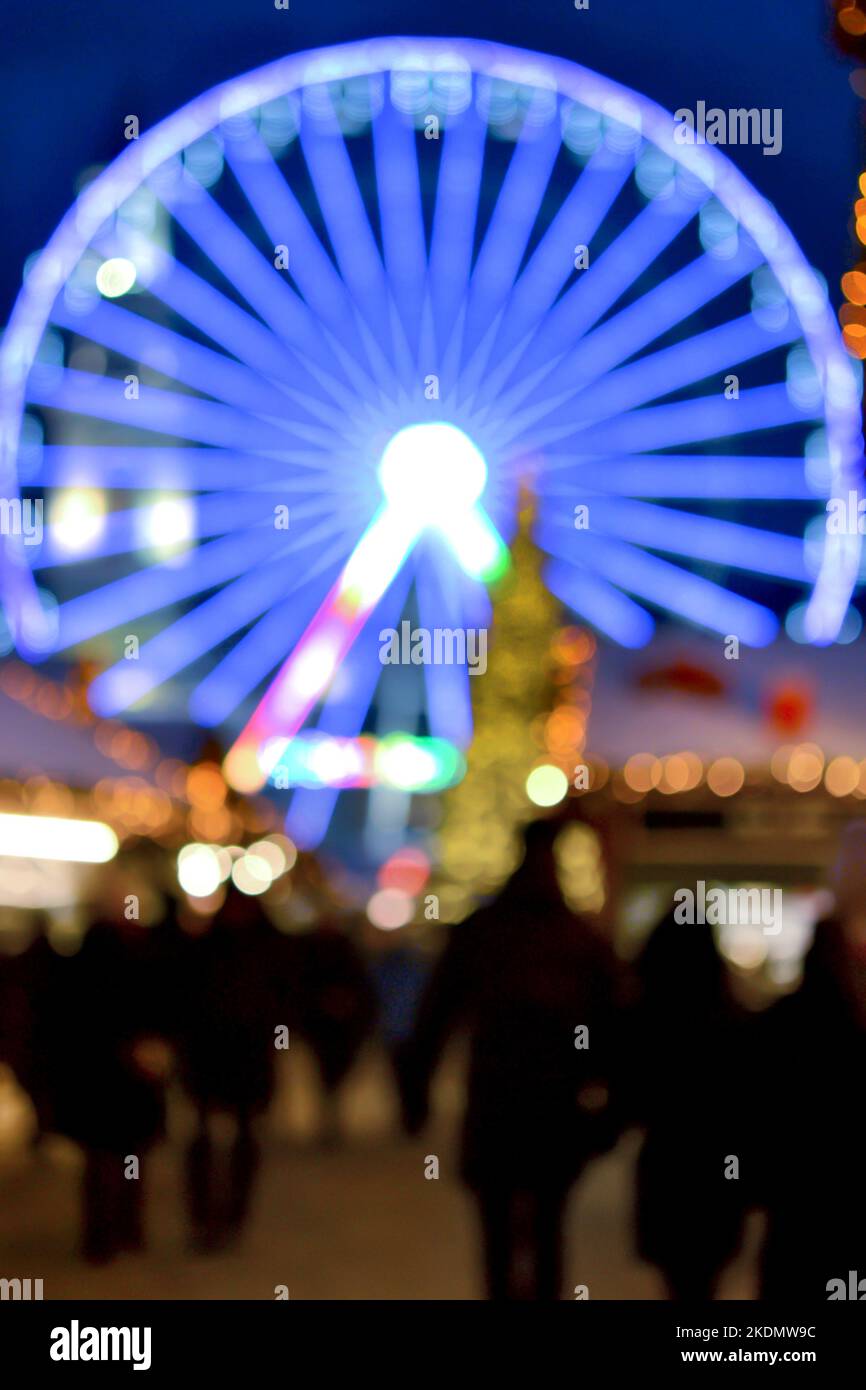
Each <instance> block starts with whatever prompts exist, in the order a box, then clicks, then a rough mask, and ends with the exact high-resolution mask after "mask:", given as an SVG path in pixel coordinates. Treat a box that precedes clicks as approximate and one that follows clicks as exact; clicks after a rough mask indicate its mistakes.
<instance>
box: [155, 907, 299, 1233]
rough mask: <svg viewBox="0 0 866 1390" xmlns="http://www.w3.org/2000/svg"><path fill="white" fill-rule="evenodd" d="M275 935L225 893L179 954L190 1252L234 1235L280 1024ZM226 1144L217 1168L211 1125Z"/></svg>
mask: <svg viewBox="0 0 866 1390" xmlns="http://www.w3.org/2000/svg"><path fill="white" fill-rule="evenodd" d="M278 944H279V943H278V939H277V934H276V932H275V931H274V929H273V928H272V927H271V925H270V923H269V922H268V920H267V918H266V917H265V915H264V913H263V912H262V909H261V907H260V906H259V904H258V903H257V902H256V901H255V900H254V899H253V898H250V897H246V896H243V895H242V894H240V893H239V892H237V891H236V890H235V889H234V888H231V889H230V890H229V892H228V894H227V896H226V899H225V902H224V903H223V906H222V907H221V908H220V910H219V912H218V913H217V914H216V916H215V917H214V918H213V920H212V922H211V923H210V924H209V925H208V926H207V927H206V928H205V929H204V930H203V932H202V934H201V935H199V936H197V937H194V938H193V939H192V940H191V941H190V942H189V943H188V946H187V949H186V953H185V954H186V967H185V970H184V979H185V990H184V996H185V1003H184V1008H183V1014H182V1017H181V1019H180V1021H179V1034H180V1050H181V1070H182V1074H183V1078H184V1081H185V1084H186V1088H187V1090H188V1092H189V1095H190V1096H191V1098H192V1101H193V1104H194V1106H195V1112H196V1130H195V1134H194V1136H193V1139H192V1141H191V1143H190V1145H189V1148H188V1150H187V1155H186V1198H187V1207H188V1212H189V1218H190V1223H191V1227H192V1243H193V1245H194V1247H195V1248H196V1249H198V1250H200V1251H203V1252H207V1251H213V1250H216V1249H218V1248H220V1247H222V1246H224V1245H226V1244H228V1243H229V1242H230V1241H231V1240H232V1239H233V1238H234V1237H236V1236H237V1235H239V1234H240V1232H241V1229H242V1227H243V1225H244V1223H245V1221H246V1218H247V1216H248V1213H249V1208H250V1202H251V1198H252V1193H253V1187H254V1183H255V1179H256V1175H257V1172H258V1166H259V1145H258V1141H257V1139H256V1134H255V1119H256V1116H257V1115H259V1114H260V1113H261V1112H262V1111H264V1110H266V1109H267V1107H268V1105H269V1103H270V1100H271V1097H272V1094H273V1089H274V1068H275V1029H276V1028H277V1027H278V1026H279V1025H281V1024H282V1023H283V1022H284V1019H283V1017H282V1014H283V1013H284V1012H285V1010H284V1007H283V1001H282V989H281V978H280V973H279V965H280V957H279V954H278ZM219 1114H222V1115H227V1116H229V1117H230V1119H231V1121H232V1123H233V1129H234V1134H233V1138H232V1141H231V1144H230V1147H229V1151H228V1155H227V1158H226V1162H225V1165H223V1163H222V1162H221V1158H222V1155H221V1154H220V1153H219V1151H218V1147H217V1145H216V1144H215V1142H214V1136H213V1134H212V1120H213V1118H214V1116H216V1115H219Z"/></svg>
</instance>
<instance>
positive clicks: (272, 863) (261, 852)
mask: <svg viewBox="0 0 866 1390" xmlns="http://www.w3.org/2000/svg"><path fill="white" fill-rule="evenodd" d="M250 854H253V855H255V856H256V858H258V859H264V861H265V863H266V864H267V865H268V867H269V868H270V871H271V877H272V878H279V876H280V874H283V873H285V871H286V856H285V855H284V854H283V851H282V850H281V849H280V847H279V845H278V844H277V843H276V842H275V841H274V840H257V841H256V843H255V844H254V845H250Z"/></svg>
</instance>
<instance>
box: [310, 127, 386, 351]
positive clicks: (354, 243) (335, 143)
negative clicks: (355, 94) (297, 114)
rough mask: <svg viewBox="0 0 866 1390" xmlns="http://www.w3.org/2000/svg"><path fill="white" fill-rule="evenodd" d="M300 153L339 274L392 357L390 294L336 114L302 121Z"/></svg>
mask: <svg viewBox="0 0 866 1390" xmlns="http://www.w3.org/2000/svg"><path fill="white" fill-rule="evenodd" d="M300 141H301V149H302V151H303V154H304V160H305V161H306V165H307V169H308V170H309V174H310V178H311V180H312V183H313V188H314V189H315V193H316V198H317V199H318V203H319V207H320V209H321V212H322V216H323V218H324V222H325V227H326V228H327V232H328V237H329V239H330V242H331V245H332V247H333V248H334V254H335V256H336V258H337V264H338V265H339V267H340V274H341V276H342V278H343V280H344V282H345V284H346V285H347V287H348V289H349V292H350V294H351V296H352V299H353V301H354V302H355V303H356V304H357V305H358V308H359V309H360V311H361V315H362V317H363V318H364V319H365V320H366V323H367V326H368V328H369V329H370V330H371V331H372V333H373V335H374V337H375V338H376V341H377V342H378V344H379V347H380V349H381V350H382V352H383V353H384V354H385V356H386V357H390V356H391V355H392V353H393V346H394V345H393V343H392V340H391V333H390V329H391V326H392V320H391V312H390V295H389V292H388V283H387V280H386V278H385V271H384V268H383V266H382V258H381V256H380V255H379V248H378V246H377V245H376V238H375V237H374V235H373V230H372V228H371V226H370V221H369V218H368V216H367V211H366V209H365V207H364V200H363V198H362V196H361V191H360V189H359V187H358V180H357V178H356V177H355V170H354V168H353V167H352V161H351V159H350V158H349V152H348V150H347V149H346V142H345V140H344V139H343V133H342V131H341V130H340V126H339V123H338V121H337V117H336V113H335V112H334V111H333V110H332V111H331V112H330V113H329V114H328V115H327V116H325V115H324V113H323V114H321V115H320V114H319V113H317V115H316V116H315V117H314V116H312V115H311V114H310V112H309V110H305V111H304V112H303V113H302V116H301V134H300Z"/></svg>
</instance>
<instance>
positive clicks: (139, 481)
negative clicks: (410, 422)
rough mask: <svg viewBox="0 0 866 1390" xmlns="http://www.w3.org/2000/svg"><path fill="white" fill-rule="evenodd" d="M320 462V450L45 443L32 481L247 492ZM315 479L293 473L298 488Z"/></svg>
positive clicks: (314, 486) (309, 486) (308, 487)
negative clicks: (258, 450) (292, 469)
mask: <svg viewBox="0 0 866 1390" xmlns="http://www.w3.org/2000/svg"><path fill="white" fill-rule="evenodd" d="M314 462H315V464H316V465H317V466H324V465H321V464H320V454H319V453H318V451H316V452H313V451H310V450H308V451H307V452H306V453H291V452H289V453H286V454H282V453H281V454H280V455H279V456H277V457H274V458H270V457H268V456H267V455H265V454H245V453H241V452H240V451H239V450H233V449H209V448H206V447H204V446H201V447H196V446H195V445H190V446H189V447H187V448H182V447H181V448H173V447H170V446H165V447H164V448H163V447H161V446H160V445H144V444H142V445H112V444H43V446H42V448H41V450H40V454H39V461H38V463H37V464H36V465H35V466H33V467H32V469H31V471H30V475H29V476H30V479H31V485H32V486H36V485H39V486H41V487H61V488H62V487H87V486H97V487H104V488H117V489H118V490H121V491H124V490H130V489H131V490H134V491H136V492H150V491H153V492H170V491H175V492H184V491H192V492H208V491H212V490H214V489H219V488H236V489H237V490H239V491H241V492H245V491H248V490H249V491H252V490H255V489H256V488H259V487H262V486H264V487H267V486H273V484H274V483H275V482H276V481H279V480H281V479H283V478H285V477H286V476H287V471H288V467H287V466H288V465H292V466H293V467H295V468H297V467H302V468H307V469H309V468H310V467H311V466H312V464H313V463H314ZM320 488H321V481H320V480H317V479H316V478H315V477H297V476H295V475H293V476H292V492H293V493H294V492H299V491H303V492H306V491H312V490H316V491H318V490H319V489H320Z"/></svg>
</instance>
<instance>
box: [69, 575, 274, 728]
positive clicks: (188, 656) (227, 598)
mask: <svg viewBox="0 0 866 1390" xmlns="http://www.w3.org/2000/svg"><path fill="white" fill-rule="evenodd" d="M282 558H283V557H282V555H277V556H276V557H272V558H271V559H269V560H268V561H267V562H266V563H265V564H264V565H260V566H257V567H256V568H255V569H254V570H250V571H249V572H248V573H247V574H245V575H243V576H242V577H241V578H239V579H235V580H233V581H232V582H231V583H229V584H226V585H224V587H223V588H222V589H220V591H219V593H217V594H214V595H212V596H211V597H210V598H207V599H205V600H204V601H203V602H202V603H200V604H199V605H198V606H197V607H196V608H193V609H192V610H190V611H189V612H187V613H184V614H183V615H182V617H180V618H177V619H176V620H175V621H174V622H172V623H169V624H168V626H166V627H164V628H163V629H162V631H161V632H159V633H157V635H156V636H155V637H152V638H151V639H150V641H148V642H145V643H143V645H142V646H141V648H140V651H139V659H138V660H137V661H134V662H132V661H126V660H124V659H121V660H120V661H118V662H116V663H115V665H114V666H109V667H108V668H107V669H106V670H104V671H102V672H100V674H99V675H98V676H97V677H96V678H95V680H94V681H93V682H92V684H91V687H90V695H89V698H90V703H91V706H92V708H93V709H94V710H95V712H96V713H97V714H101V715H103V716H111V715H116V714H119V713H120V712H121V711H122V710H125V709H129V707H130V706H131V705H134V704H135V703H136V702H137V701H138V700H141V699H143V698H144V697H145V696H146V695H150V694H152V693H153V691H154V690H156V689H157V688H158V687H159V686H160V685H163V684H164V683H165V681H167V680H169V679H170V678H171V677H172V676H175V675H177V674H178V672H179V671H182V670H184V668H185V667H187V666H191V665H193V664H194V663H195V662H196V661H197V660H198V659H199V658H200V657H201V656H204V655H205V653H206V652H208V651H210V650H211V648H212V647H214V646H216V645H217V644H219V643H220V642H224V641H226V640H227V639H228V638H229V637H231V636H233V635H234V633H236V632H237V631H238V630H239V629H240V628H242V627H245V626H246V624H247V623H250V622H252V621H253V620H254V619H255V618H258V617H259V616H260V614H261V613H263V612H264V611H265V609H267V608H269V607H270V606H271V605H272V604H273V602H274V600H275V599H276V598H278V597H279V596H281V595H282V594H284V593H285V592H286V589H287V588H289V589H290V588H291V587H292V585H291V580H290V577H289V575H288V574H287V571H286V567H285V565H284V564H283V563H282Z"/></svg>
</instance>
